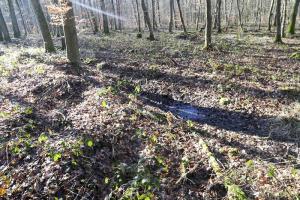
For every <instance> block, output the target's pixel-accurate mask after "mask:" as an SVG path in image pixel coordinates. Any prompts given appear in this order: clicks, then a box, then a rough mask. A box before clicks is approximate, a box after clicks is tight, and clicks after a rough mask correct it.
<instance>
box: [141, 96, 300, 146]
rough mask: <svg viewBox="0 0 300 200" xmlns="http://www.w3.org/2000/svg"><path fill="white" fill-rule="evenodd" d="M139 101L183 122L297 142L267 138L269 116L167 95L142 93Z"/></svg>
mask: <svg viewBox="0 0 300 200" xmlns="http://www.w3.org/2000/svg"><path fill="white" fill-rule="evenodd" d="M140 100H141V101H143V102H144V103H145V104H148V105H151V106H153V107H157V108H159V109H161V110H163V111H164V112H171V113H173V114H174V115H175V116H177V117H178V118H182V119H184V120H192V121H194V122H197V123H200V124H208V125H210V126H214V127H217V128H220V129H224V130H228V131H233V132H236V133H240V134H247V135H252V136H259V137H263V138H266V139H270V140H274V141H280V142H289V143H295V142H297V141H295V139H294V138H282V137H275V136H274V137H269V136H270V129H271V121H272V120H274V118H273V117H271V116H267V115H263V116H258V115H256V114H249V113H246V112H237V111H229V110H226V109H222V108H214V107H211V108H209V107H201V106H194V105H191V104H187V103H184V102H181V101H177V100H174V99H172V98H171V97H169V96H167V95H160V94H155V93H150V92H142V94H141V96H140ZM197 116H198V118H197Z"/></svg>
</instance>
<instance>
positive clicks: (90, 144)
mask: <svg viewBox="0 0 300 200" xmlns="http://www.w3.org/2000/svg"><path fill="white" fill-rule="evenodd" d="M86 145H87V146H88V147H93V146H94V142H93V140H88V141H87V142H86Z"/></svg>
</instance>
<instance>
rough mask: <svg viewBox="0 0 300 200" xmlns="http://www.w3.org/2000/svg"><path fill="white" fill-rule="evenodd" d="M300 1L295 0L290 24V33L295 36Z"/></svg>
mask: <svg viewBox="0 0 300 200" xmlns="http://www.w3.org/2000/svg"><path fill="white" fill-rule="evenodd" d="M299 4H300V0H294V5H293V10H292V14H291V18H290V22H289V27H288V33H289V34H291V35H294V34H295V25H296V18H297V14H298V8H299Z"/></svg>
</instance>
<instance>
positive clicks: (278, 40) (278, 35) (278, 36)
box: [275, 0, 282, 43]
mask: <svg viewBox="0 0 300 200" xmlns="http://www.w3.org/2000/svg"><path fill="white" fill-rule="evenodd" d="M276 24H277V26H276V28H277V29H276V37H275V42H276V43H282V39H281V0H277V5H276Z"/></svg>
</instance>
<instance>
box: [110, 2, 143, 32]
mask: <svg viewBox="0 0 300 200" xmlns="http://www.w3.org/2000/svg"><path fill="white" fill-rule="evenodd" d="M111 6H112V11H113V14H114V15H116V9H115V3H114V0H111ZM138 12H139V11H138ZM113 23H114V26H115V30H117V29H118V25H117V20H116V18H113Z"/></svg>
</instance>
